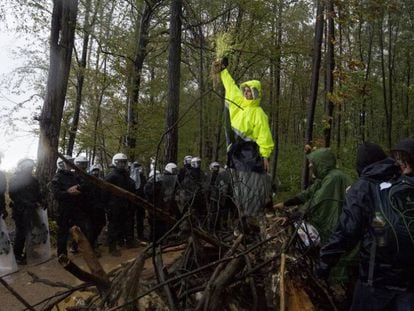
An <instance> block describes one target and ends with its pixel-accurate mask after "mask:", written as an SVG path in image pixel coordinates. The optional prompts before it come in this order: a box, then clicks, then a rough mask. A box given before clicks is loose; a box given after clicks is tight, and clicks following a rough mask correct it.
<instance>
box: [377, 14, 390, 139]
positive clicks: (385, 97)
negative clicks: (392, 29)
mask: <svg viewBox="0 0 414 311" xmlns="http://www.w3.org/2000/svg"><path fill="white" fill-rule="evenodd" d="M382 26H383V23H382V21H381V23H380V25H379V31H380V34H379V44H380V56H381V73H382V88H383V90H382V94H383V103H384V112H385V128H386V133H387V134H388V133H389V123H388V122H389V116H390V112H389V105H388V92H387V78H386V72H385V57H384V31H383V28H382ZM387 141H388V142H390V138H389V137H387Z"/></svg>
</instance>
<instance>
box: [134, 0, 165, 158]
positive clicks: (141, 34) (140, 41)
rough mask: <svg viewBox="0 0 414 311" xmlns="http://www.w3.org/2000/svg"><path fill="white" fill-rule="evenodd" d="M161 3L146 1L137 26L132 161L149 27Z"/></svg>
mask: <svg viewBox="0 0 414 311" xmlns="http://www.w3.org/2000/svg"><path fill="white" fill-rule="evenodd" d="M157 2H159V1H158V0H156V1H144V2H143V4H142V11H141V19H139V20H138V21H137V24H136V25H135V41H136V45H135V54H134V59H133V62H132V64H131V65H132V66H131V67H132V68H131V71H130V72H131V73H130V77H129V85H128V96H127V106H128V107H127V111H128V113H127V136H126V147H127V154H128V158H129V159H130V160H131V161H132V160H134V159H135V146H136V139H137V125H138V98H139V88H140V85H141V74H142V68H143V65H144V60H145V57H146V55H147V45H148V42H149V36H148V33H149V25H150V21H151V16H152V13H153V12H154V5H155V4H156V3H157Z"/></svg>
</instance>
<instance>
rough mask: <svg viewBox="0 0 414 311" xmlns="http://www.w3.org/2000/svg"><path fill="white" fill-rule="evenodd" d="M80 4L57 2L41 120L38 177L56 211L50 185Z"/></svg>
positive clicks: (75, 0) (61, 0)
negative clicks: (49, 190)
mask: <svg viewBox="0 0 414 311" xmlns="http://www.w3.org/2000/svg"><path fill="white" fill-rule="evenodd" d="M77 12H78V1H77V0H54V2H53V13H52V26H51V35H50V65H49V74H48V79H47V90H46V96H45V99H44V103H43V107H42V112H41V114H40V117H39V125H40V134H39V147H38V151H37V163H38V164H37V170H36V172H37V177H38V179H39V182H40V184H41V191H42V193H43V195H44V197H45V198H47V202H46V204H47V206H48V208H52V199H51V196H50V195H49V196H48V195H47V194H48V193H49V192H48V190H47V184H48V182H49V181H50V180H51V179H52V177H53V175H54V173H55V170H56V164H55V163H56V159H57V151H58V145H59V132H60V123H61V120H62V114H63V107H64V103H65V97H66V89H67V85H68V78H69V71H70V64H71V60H72V49H73V43H74V37H75V27H76V16H77Z"/></svg>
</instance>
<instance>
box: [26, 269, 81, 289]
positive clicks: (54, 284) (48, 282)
mask: <svg viewBox="0 0 414 311" xmlns="http://www.w3.org/2000/svg"><path fill="white" fill-rule="evenodd" d="M27 274H28V275H30V276H31V278H32V282H33V283H42V284H45V285H48V286H51V287H62V288H67V289H73V286H71V285H69V284H66V283H63V282H53V281H51V280H48V279H42V278H40V277H38V276H37V275H36V274H34V273H33V272H32V271H27Z"/></svg>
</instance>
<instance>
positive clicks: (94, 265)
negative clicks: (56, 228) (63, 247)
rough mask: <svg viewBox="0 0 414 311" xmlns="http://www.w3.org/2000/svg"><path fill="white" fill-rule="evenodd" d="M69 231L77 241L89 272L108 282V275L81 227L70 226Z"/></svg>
mask: <svg viewBox="0 0 414 311" xmlns="http://www.w3.org/2000/svg"><path fill="white" fill-rule="evenodd" d="M70 233H71V234H72V236H73V239H74V240H75V241H76V242H77V243H78V246H79V249H80V252H81V253H82V256H83V259H84V260H85V262H86V264H87V266H88V267H89V269H90V270H91V273H92V274H93V275H94V276H96V277H98V278H100V279H102V280H104V281H105V282H108V283H109V278H108V275H107V274H106V272H105V270H104V269H103V267H102V265H101V263H100V262H99V260H98V258H97V257H96V255H95V252H94V251H93V249H92V247H91V244H90V243H89V241H88V239H87V238H86V237H85V235H84V234H83V232H82V231H81V229H80V228H79V227H78V226H73V227H72V228H70Z"/></svg>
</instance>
